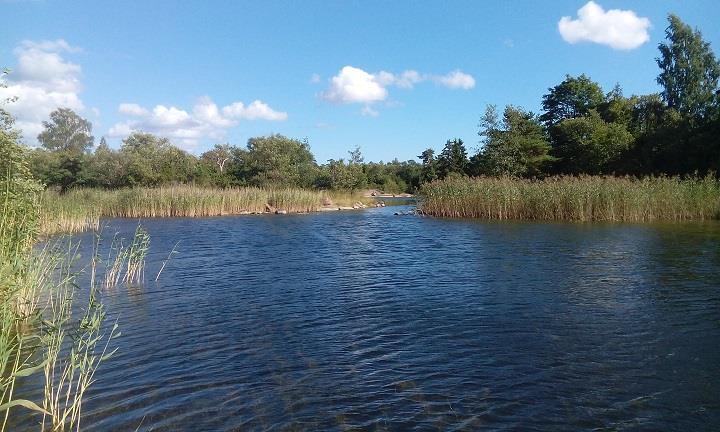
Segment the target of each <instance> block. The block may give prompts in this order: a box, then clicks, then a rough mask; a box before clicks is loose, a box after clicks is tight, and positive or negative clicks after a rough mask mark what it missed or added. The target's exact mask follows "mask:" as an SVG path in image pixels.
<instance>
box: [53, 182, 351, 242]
mask: <svg viewBox="0 0 720 432" xmlns="http://www.w3.org/2000/svg"><path fill="white" fill-rule="evenodd" d="M356 201H363V198H362V197H359V196H357V195H351V194H348V193H339V192H332V193H331V192H327V191H319V190H305V189H292V188H284V189H269V188H256V187H245V188H228V189H219V188H203V187H197V186H190V185H181V186H172V187H159V188H133V189H117V190H102V189H75V190H71V191H68V192H67V193H64V194H59V193H57V192H55V191H45V192H44V193H43V195H42V200H41V203H40V207H41V217H40V221H41V225H40V230H41V233H42V234H43V235H46V236H47V235H52V234H56V233H75V232H81V231H87V230H97V229H99V226H100V218H101V217H128V218H150V217H207V216H223V215H235V214H244V213H264V212H267V211H269V210H271V209H273V210H274V209H277V210H282V211H285V212H287V213H307V212H313V211H317V210H318V209H320V208H321V207H323V205H324V204H325V203H327V202H332V203H333V204H334V205H337V206H350V205H352V204H353V203H354V202H356Z"/></svg>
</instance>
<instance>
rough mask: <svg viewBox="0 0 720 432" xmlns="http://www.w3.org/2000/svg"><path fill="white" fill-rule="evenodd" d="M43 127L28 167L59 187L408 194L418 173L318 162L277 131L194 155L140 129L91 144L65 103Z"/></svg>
mask: <svg viewBox="0 0 720 432" xmlns="http://www.w3.org/2000/svg"><path fill="white" fill-rule="evenodd" d="M44 127H45V129H44V131H43V132H42V133H41V134H40V135H39V136H38V141H39V142H40V144H41V147H40V148H38V149H35V150H33V151H32V153H31V155H30V167H31V170H32V172H33V174H34V176H35V177H36V178H38V179H39V180H40V181H42V182H43V183H44V184H46V185H48V186H50V187H56V188H58V189H60V190H61V191H65V190H68V189H70V188H75V187H99V188H108V189H114V188H121V187H138V186H161V185H168V184H196V185H200V186H219V187H230V186H260V187H266V186H267V187H269V186H272V187H301V188H319V189H338V190H350V191H354V190H359V189H361V188H377V189H380V190H384V191H388V192H405V191H413V190H415V189H416V188H417V187H418V185H419V179H420V171H421V167H420V164H418V163H417V162H415V161H407V162H399V161H393V162H390V163H382V162H380V163H372V162H371V163H364V162H363V157H362V154H361V153H360V150H359V149H358V148H356V149H355V150H353V151H351V152H349V157H348V159H347V160H343V159H340V160H330V161H328V162H327V163H326V164H324V165H318V164H317V162H316V161H315V157H314V156H313V154H312V152H311V151H310V145H309V143H308V141H307V140H297V139H292V138H288V137H285V136H282V135H270V136H266V137H256V138H250V139H249V140H248V143H247V146H245V147H238V146H232V145H230V144H219V145H216V146H215V147H214V148H213V149H211V150H209V151H206V152H205V153H203V154H202V155H200V156H199V157H197V156H194V155H192V154H190V153H188V152H186V151H184V150H182V149H180V148H178V147H176V146H174V145H172V144H171V143H170V141H169V140H168V139H167V138H163V137H158V136H155V135H153V134H150V133H144V132H134V133H132V134H130V135H129V136H128V137H127V138H125V139H124V140H123V141H122V144H121V146H120V148H119V149H118V150H115V149H112V148H110V147H109V146H108V144H107V142H106V141H105V139H104V138H102V139H101V140H100V143H99V145H98V146H97V147H95V148H94V150H93V147H94V145H93V144H94V138H93V136H92V124H91V123H90V122H89V121H87V120H86V119H83V118H81V117H80V116H78V115H77V114H76V113H74V112H73V111H71V110H69V109H67V108H61V109H58V110H56V111H54V112H53V113H52V114H51V118H50V121H47V122H44Z"/></svg>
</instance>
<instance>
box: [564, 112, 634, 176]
mask: <svg viewBox="0 0 720 432" xmlns="http://www.w3.org/2000/svg"><path fill="white" fill-rule="evenodd" d="M556 129H557V132H556V141H555V154H556V156H557V157H558V158H559V162H558V166H559V167H560V168H559V169H560V171H561V172H566V173H585V174H605V173H608V172H611V171H612V170H613V168H614V165H613V164H616V163H617V162H618V160H619V159H620V157H621V156H622V155H623V154H624V152H625V151H627V150H628V148H629V146H630V144H631V143H632V140H633V136H632V134H631V133H630V132H628V130H627V129H626V128H625V126H623V125H622V124H619V123H608V122H606V121H604V120H603V119H602V118H600V114H598V112H597V111H595V110H592V111H590V113H589V114H588V115H587V116H584V117H579V118H572V119H565V120H563V121H562V122H560V124H558V125H557V126H556Z"/></svg>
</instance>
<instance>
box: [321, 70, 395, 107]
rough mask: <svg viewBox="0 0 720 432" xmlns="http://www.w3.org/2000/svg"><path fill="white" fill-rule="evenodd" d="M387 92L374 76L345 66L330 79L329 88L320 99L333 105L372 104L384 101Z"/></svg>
mask: <svg viewBox="0 0 720 432" xmlns="http://www.w3.org/2000/svg"><path fill="white" fill-rule="evenodd" d="M387 95H388V92H387V90H386V89H385V87H384V85H383V84H382V83H381V81H380V80H379V79H378V77H377V76H376V75H373V74H371V73H367V72H365V71H364V70H362V69H359V68H355V67H352V66H345V67H344V68H342V69H341V70H340V73H338V74H337V75H335V76H334V77H332V78H330V87H329V88H328V89H327V90H326V91H325V92H323V93H322V94H321V96H322V98H323V99H325V100H326V101H328V102H334V103H346V104H347V103H365V104H368V103H373V102H379V101H382V100H385V98H386V97H387Z"/></svg>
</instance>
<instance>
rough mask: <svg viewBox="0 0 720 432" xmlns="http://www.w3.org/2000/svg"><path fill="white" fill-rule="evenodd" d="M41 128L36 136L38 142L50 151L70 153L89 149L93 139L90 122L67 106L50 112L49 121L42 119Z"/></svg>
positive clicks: (83, 151) (78, 152)
mask: <svg viewBox="0 0 720 432" xmlns="http://www.w3.org/2000/svg"><path fill="white" fill-rule="evenodd" d="M43 127H44V128H45V130H43V131H42V132H41V133H40V134H39V135H38V137H37V139H38V141H39V142H40V144H41V145H42V146H43V147H44V148H46V149H48V150H51V151H65V152H68V153H72V154H75V155H77V154H80V153H85V152H86V151H88V150H90V149H91V148H92V146H93V141H94V140H95V139H94V137H93V136H92V123H90V122H89V121H88V120H86V119H84V118H82V117H80V116H79V115H77V114H76V113H75V112H74V111H73V110H71V109H69V108H59V109H57V110H55V111H53V112H52V113H50V121H43Z"/></svg>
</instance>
